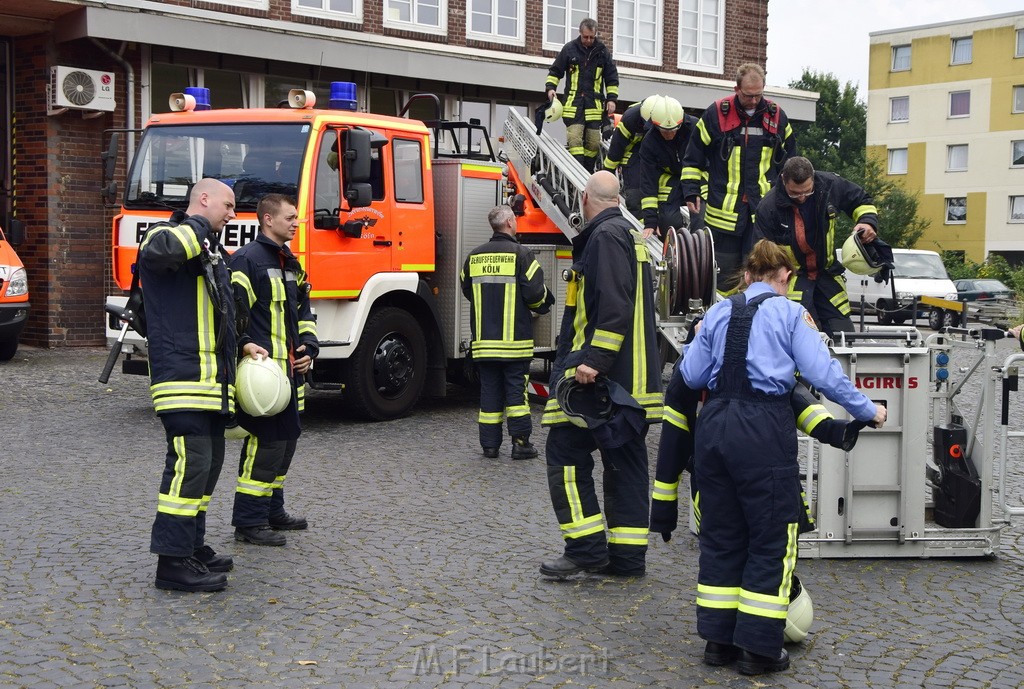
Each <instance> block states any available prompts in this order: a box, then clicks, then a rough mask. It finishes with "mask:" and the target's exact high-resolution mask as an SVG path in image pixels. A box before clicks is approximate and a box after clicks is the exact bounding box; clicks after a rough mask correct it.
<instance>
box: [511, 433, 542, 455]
mask: <svg viewBox="0 0 1024 689" xmlns="http://www.w3.org/2000/svg"><path fill="white" fill-rule="evenodd" d="M536 456H537V448H535V447H534V446H533V445H532V444H531V443H530V439H529V438H527V437H525V436H519V437H516V438H512V459H533V458H534V457H536Z"/></svg>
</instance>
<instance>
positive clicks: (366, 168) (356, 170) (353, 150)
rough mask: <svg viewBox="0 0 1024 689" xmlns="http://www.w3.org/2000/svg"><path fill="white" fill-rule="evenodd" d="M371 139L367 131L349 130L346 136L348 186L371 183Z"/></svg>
mask: <svg viewBox="0 0 1024 689" xmlns="http://www.w3.org/2000/svg"><path fill="white" fill-rule="evenodd" d="M370 137H371V134H370V132H368V131H367V130H365V129H349V130H348V132H346V134H345V183H346V186H352V185H354V184H357V183H360V182H369V181H370ZM347 195H348V194H347V193H346V196H347Z"/></svg>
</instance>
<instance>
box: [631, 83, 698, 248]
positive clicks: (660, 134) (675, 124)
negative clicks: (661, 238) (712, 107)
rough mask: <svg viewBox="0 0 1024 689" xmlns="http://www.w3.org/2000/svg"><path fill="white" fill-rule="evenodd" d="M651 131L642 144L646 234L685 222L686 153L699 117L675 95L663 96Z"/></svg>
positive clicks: (656, 105)
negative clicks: (685, 109)
mask: <svg viewBox="0 0 1024 689" xmlns="http://www.w3.org/2000/svg"><path fill="white" fill-rule="evenodd" d="M650 114H651V116H650V128H651V132H650V134H648V135H647V136H645V137H644V140H643V143H641V144H640V153H639V157H640V160H639V161H637V165H639V167H640V195H641V197H642V198H641V201H640V206H641V208H642V212H643V223H644V236H650V235H651V234H653V233H654V232H655V231H657V230H659V229H660V230H661V231H662V232H664V231H666V230H668V228H670V227H676V228H682V227H683V226H684V225H685V222H684V220H683V213H682V210H681V207H682V206H683V204H684V203H685V201H684V199H683V187H682V184H681V181H680V174H681V173H682V171H683V155H684V153H685V152H686V144H687V142H688V141H689V139H690V134H691V132H693V128H694V126H695V125H696V123H697V118H696V117H693V116H692V115H687V114H685V113H684V112H683V106H682V105H680V104H679V101H678V100H676V99H675V98H672V97H671V96H662V97H661V98H659V99H658V100H657V101H656V102H655V103H654V105H653V106H652V107H651V111H650Z"/></svg>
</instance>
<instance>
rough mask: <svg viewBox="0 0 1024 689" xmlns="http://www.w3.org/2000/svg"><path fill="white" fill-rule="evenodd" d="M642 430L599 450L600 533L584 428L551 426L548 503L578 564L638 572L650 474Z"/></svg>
mask: <svg viewBox="0 0 1024 689" xmlns="http://www.w3.org/2000/svg"><path fill="white" fill-rule="evenodd" d="M646 436H647V430H646V428H645V429H644V432H643V433H641V434H640V435H638V436H637V437H636V438H633V439H632V440H630V441H629V442H627V443H626V444H625V445H623V446H622V447H617V448H614V449H608V450H605V449H602V450H601V461H602V464H603V465H604V513H605V516H606V517H607V519H608V535H607V537H606V535H605V525H604V520H603V519H602V517H601V507H600V505H599V504H598V501H597V492H596V490H595V487H594V476H593V472H594V456H593V452H594V450H597V449H598V445H597V442H596V441H595V440H594V436H593V434H592V433H591V432H590V430H589V429H586V428H580V427H578V426H572V425H559V426H552V427H551V430H550V432H549V433H548V439H547V445H546V455H547V469H548V489H549V491H550V492H551V505H552V506H553V507H554V508H555V517H556V518H557V519H558V525H559V526H560V527H561V530H562V537H563V538H564V539H565V556H566V557H568V558H569V559H570V560H572V561H573V562H575V563H576V564H579V565H588V564H596V563H599V562H603V561H604V560H605V558H606V557H607V558H608V559H609V560H610V563H611V567H612V568H614V569H615V570H616V571H618V572H621V573H623V574H628V573H630V572H638V573H639V572H642V571H643V570H644V565H645V560H646V556H647V534H648V529H649V522H648V520H649V504H650V502H649V495H648V488H649V482H650V474H649V470H648V466H647V443H646Z"/></svg>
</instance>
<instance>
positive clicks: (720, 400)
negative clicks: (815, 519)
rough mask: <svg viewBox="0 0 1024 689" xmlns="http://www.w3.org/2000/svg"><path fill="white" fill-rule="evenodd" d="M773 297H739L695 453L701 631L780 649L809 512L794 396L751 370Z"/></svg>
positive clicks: (757, 649) (770, 652) (756, 649)
mask: <svg viewBox="0 0 1024 689" xmlns="http://www.w3.org/2000/svg"><path fill="white" fill-rule="evenodd" d="M773 296H778V295H775V294H761V295H758V296H756V297H754V298H753V299H751V300H750V302H749V303H747V302H746V296H745V295H744V294H737V295H734V296H732V297H730V300H731V301H732V315H731V317H730V319H729V324H728V331H727V337H726V341H725V356H724V361H723V363H722V366H721V368H720V370H719V372H718V378H717V385H716V388H715V390H714V391H712V393H711V397H710V399H709V401H708V402H707V403H706V404H705V405H704V408H703V410H702V411H701V413H700V417H699V422H698V424H697V432H696V446H695V452H694V456H695V459H696V466H695V479H696V482H697V485H698V486H700V501H701V514H702V518H701V524H700V534H699V540H700V571H699V574H698V578H697V632H698V633H699V634H700V636H701V637H702V638H703V639H706V640H708V641H715V642H717V643H722V644H734V645H736V646H739V647H740V648H745V649H747V650H748V651H751V652H752V653H756V654H758V655H766V656H771V657H775V656H777V655H778V653H779V650H780V649H781V648H782V643H783V631H784V629H785V623H786V613H787V611H788V607H789V590H790V583H791V579H792V576H793V568H794V567H795V565H796V558H797V535H798V526H799V521H800V511H801V497H800V482H799V476H798V473H799V466H798V464H797V436H796V425H795V422H794V419H793V409H792V406H791V404H790V396H789V395H788V394H784V395H772V394H768V393H765V392H762V391H759V390H756V389H754V388H753V387H752V386H751V384H750V380H749V377H748V375H747V347H748V342H749V337H750V327H751V323H752V321H753V318H754V314H755V313H756V312H757V309H758V307H759V306H760V304H761V302H763V301H764V300H765V299H767V298H770V297H773Z"/></svg>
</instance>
